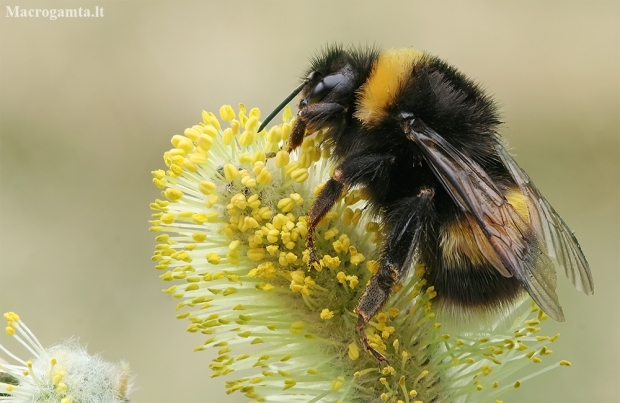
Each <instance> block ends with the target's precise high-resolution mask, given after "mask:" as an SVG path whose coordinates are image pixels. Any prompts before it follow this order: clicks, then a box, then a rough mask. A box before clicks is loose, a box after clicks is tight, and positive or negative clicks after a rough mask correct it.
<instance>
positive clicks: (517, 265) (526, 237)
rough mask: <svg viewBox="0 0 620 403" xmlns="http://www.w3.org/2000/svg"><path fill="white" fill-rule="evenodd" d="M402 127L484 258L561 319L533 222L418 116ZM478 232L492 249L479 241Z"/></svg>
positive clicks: (549, 268) (553, 283) (549, 263)
mask: <svg viewBox="0 0 620 403" xmlns="http://www.w3.org/2000/svg"><path fill="white" fill-rule="evenodd" d="M405 132H406V135H407V137H408V138H409V139H410V140H412V141H414V142H415V143H417V145H418V146H419V147H420V149H421V150H422V153H423V155H424V158H425V160H426V162H427V163H428V164H429V166H430V167H431V169H432V170H433V172H434V174H435V176H436V177H437V178H438V179H439V180H440V181H441V183H442V185H443V186H444V188H445V189H446V191H447V192H448V194H450V196H451V198H452V200H454V202H455V203H456V204H457V206H458V207H459V208H460V209H461V210H462V211H463V212H465V215H466V217H467V219H468V220H469V221H470V226H471V227H472V229H473V231H474V234H475V237H476V244H477V245H478V247H479V248H480V251H481V252H482V253H483V254H484V256H485V257H486V258H487V260H489V262H490V263H491V264H492V265H493V267H495V269H496V270H498V271H499V272H500V273H501V274H502V275H504V276H507V277H509V276H515V278H517V279H518V280H519V281H520V283H521V284H522V285H523V287H524V288H525V289H526V290H527V292H528V293H529V294H530V296H531V297H532V299H533V300H534V301H535V302H536V303H537V304H538V306H540V307H541V308H542V309H543V310H544V311H545V312H546V313H547V314H548V315H549V316H551V317H552V318H554V319H556V320H560V321H562V320H564V314H563V313H562V308H561V307H560V303H559V301H558V297H557V294H556V293H555V286H556V277H555V269H554V266H553V262H552V261H551V259H549V257H548V256H547V255H546V254H545V253H544V252H543V251H542V250H541V248H542V246H540V245H538V244H539V242H538V239H537V237H536V236H535V234H534V233H533V230H532V228H531V227H530V226H529V225H528V224H527V223H526V222H525V221H524V220H523V219H522V218H521V216H519V214H518V213H517V212H516V210H515V209H514V207H513V206H512V205H511V204H510V203H508V201H507V200H506V198H505V197H504V195H503V194H502V192H501V191H500V190H499V189H498V187H497V186H496V185H495V183H494V182H493V180H492V179H491V178H490V177H489V175H488V174H487V173H486V172H485V171H484V170H483V169H482V167H480V165H478V164H477V163H476V162H474V161H473V160H471V159H470V158H469V157H467V156H466V155H464V154H463V153H461V152H460V151H459V150H457V149H456V148H454V146H452V145H451V144H450V143H448V142H447V141H446V140H445V139H444V138H443V137H441V136H440V135H439V134H438V133H437V132H435V131H434V130H433V129H432V128H430V127H428V126H427V125H426V124H424V123H423V122H421V121H420V120H419V119H416V120H415V121H413V122H412V123H411V124H409V125H408V126H406V127H405ZM476 224H477V225H476ZM476 227H479V228H480V231H478V229H477V228H476ZM480 232H481V233H482V234H480ZM482 236H484V237H485V238H486V239H487V240H488V243H490V244H491V246H492V250H489V249H490V248H488V247H485V246H484V244H485V242H482V239H481V237H482Z"/></svg>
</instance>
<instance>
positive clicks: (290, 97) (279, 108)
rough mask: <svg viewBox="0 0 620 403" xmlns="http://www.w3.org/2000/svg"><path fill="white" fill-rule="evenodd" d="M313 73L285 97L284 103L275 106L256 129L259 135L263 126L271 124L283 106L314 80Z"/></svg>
mask: <svg viewBox="0 0 620 403" xmlns="http://www.w3.org/2000/svg"><path fill="white" fill-rule="evenodd" d="M315 73H316V72H312V73H310V75H309V76H308V77H306V78H305V79H304V81H302V83H301V84H299V86H297V88H295V89H294V90H293V92H291V94H290V95H289V96H288V97H286V98H285V99H284V101H282V102H280V104H279V105H278V106H276V109H274V110H273V111H272V112H271V113H270V114H269V116H267V117H266V118H265V120H264V121H263V123H261V125H260V127H259V128H258V131H257V133H260V132H261V131H262V130H263V129H264V128H265V126H267V124H269V122H271V120H272V119H273V118H274V117H275V116H276V115H277V114H278V113H279V112H280V111H281V110H282V109H284V107H285V106H286V105H287V104H288V103H289V102H291V99H293V98H295V97H296V96H297V94H299V93H300V92H301V90H302V89H303V88H304V86H305V85H306V84H308V83H309V82H310V80H312V79H313V78H314V75H315Z"/></svg>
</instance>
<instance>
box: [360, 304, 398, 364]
mask: <svg viewBox="0 0 620 403" xmlns="http://www.w3.org/2000/svg"><path fill="white" fill-rule="evenodd" d="M365 328H366V320H365V319H364V316H362V314H360V313H359V312H358V314H357V324H356V325H355V330H356V331H357V333H358V334H359V336H360V343H362V346H363V347H364V351H366V352H367V353H370V354H372V356H373V357H375V359H376V360H377V361H378V362H379V366H381V364H382V363H385V364H386V365H388V366H389V365H390V362H389V361H388V359H387V358H385V356H384V355H383V354H381V353H380V352H378V351H377V350H375V349H374V348H372V347H371V345H370V342H369V341H368V336H366V332H364V329H365Z"/></svg>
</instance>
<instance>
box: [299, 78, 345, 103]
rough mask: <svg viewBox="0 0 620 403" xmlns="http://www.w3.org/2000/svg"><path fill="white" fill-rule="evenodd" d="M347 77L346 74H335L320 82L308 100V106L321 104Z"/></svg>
mask: <svg viewBox="0 0 620 403" xmlns="http://www.w3.org/2000/svg"><path fill="white" fill-rule="evenodd" d="M345 78H346V77H345V76H344V74H333V75H331V76H327V77H325V78H324V79H322V80H321V82H319V83H318V84H317V85H316V87H314V89H313V90H312V93H311V94H310V95H309V96H308V98H306V102H305V103H306V105H311V104H315V103H317V102H320V101H321V100H322V99H323V98H325V95H327V94H328V93H329V92H330V91H331V90H332V89H334V87H336V86H337V85H338V84H340V83H341V82H342V81H344V79H345Z"/></svg>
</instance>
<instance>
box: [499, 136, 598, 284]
mask: <svg viewBox="0 0 620 403" xmlns="http://www.w3.org/2000/svg"><path fill="white" fill-rule="evenodd" d="M497 149H498V152H499V155H500V157H501V159H502V161H503V162H504V165H506V167H507V168H508V170H509V171H510V174H511V175H512V177H513V179H514V180H515V182H516V183H517V185H518V186H519V189H520V190H521V193H523V195H524V196H526V200H527V209H528V213H529V215H530V224H531V225H532V227H534V230H535V231H536V233H537V234H538V236H539V237H540V238H541V239H543V240H544V244H543V245H544V247H545V249H546V250H545V252H547V254H548V255H549V256H551V257H552V258H554V259H556V260H557V262H558V263H559V264H560V265H561V266H563V267H564V271H565V272H566V277H568V278H569V279H570V281H571V282H572V283H573V284H574V285H575V288H577V289H578V290H579V291H583V292H584V293H586V294H588V295H592V294H593V293H594V282H593V281H592V273H591V272H590V267H589V265H588V261H587V260H586V257H585V256H584V254H583V252H582V251H581V247H580V246H579V243H578V242H577V238H575V235H574V234H573V232H572V231H571V230H570V228H568V226H567V225H566V223H565V222H564V220H562V218H561V217H560V216H559V215H558V213H556V212H555V210H554V209H553V207H551V205H550V204H549V202H548V201H547V199H545V198H544V197H543V195H542V194H541V193H540V191H539V190H538V188H536V185H534V183H533V182H532V181H531V180H530V177H529V176H528V175H527V174H526V173H525V171H523V170H522V169H521V167H520V166H519V165H518V164H517V162H516V161H515V160H514V158H512V156H511V155H510V154H509V153H508V151H507V150H506V149H505V148H504V147H503V146H502V145H501V144H498V146H497Z"/></svg>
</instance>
